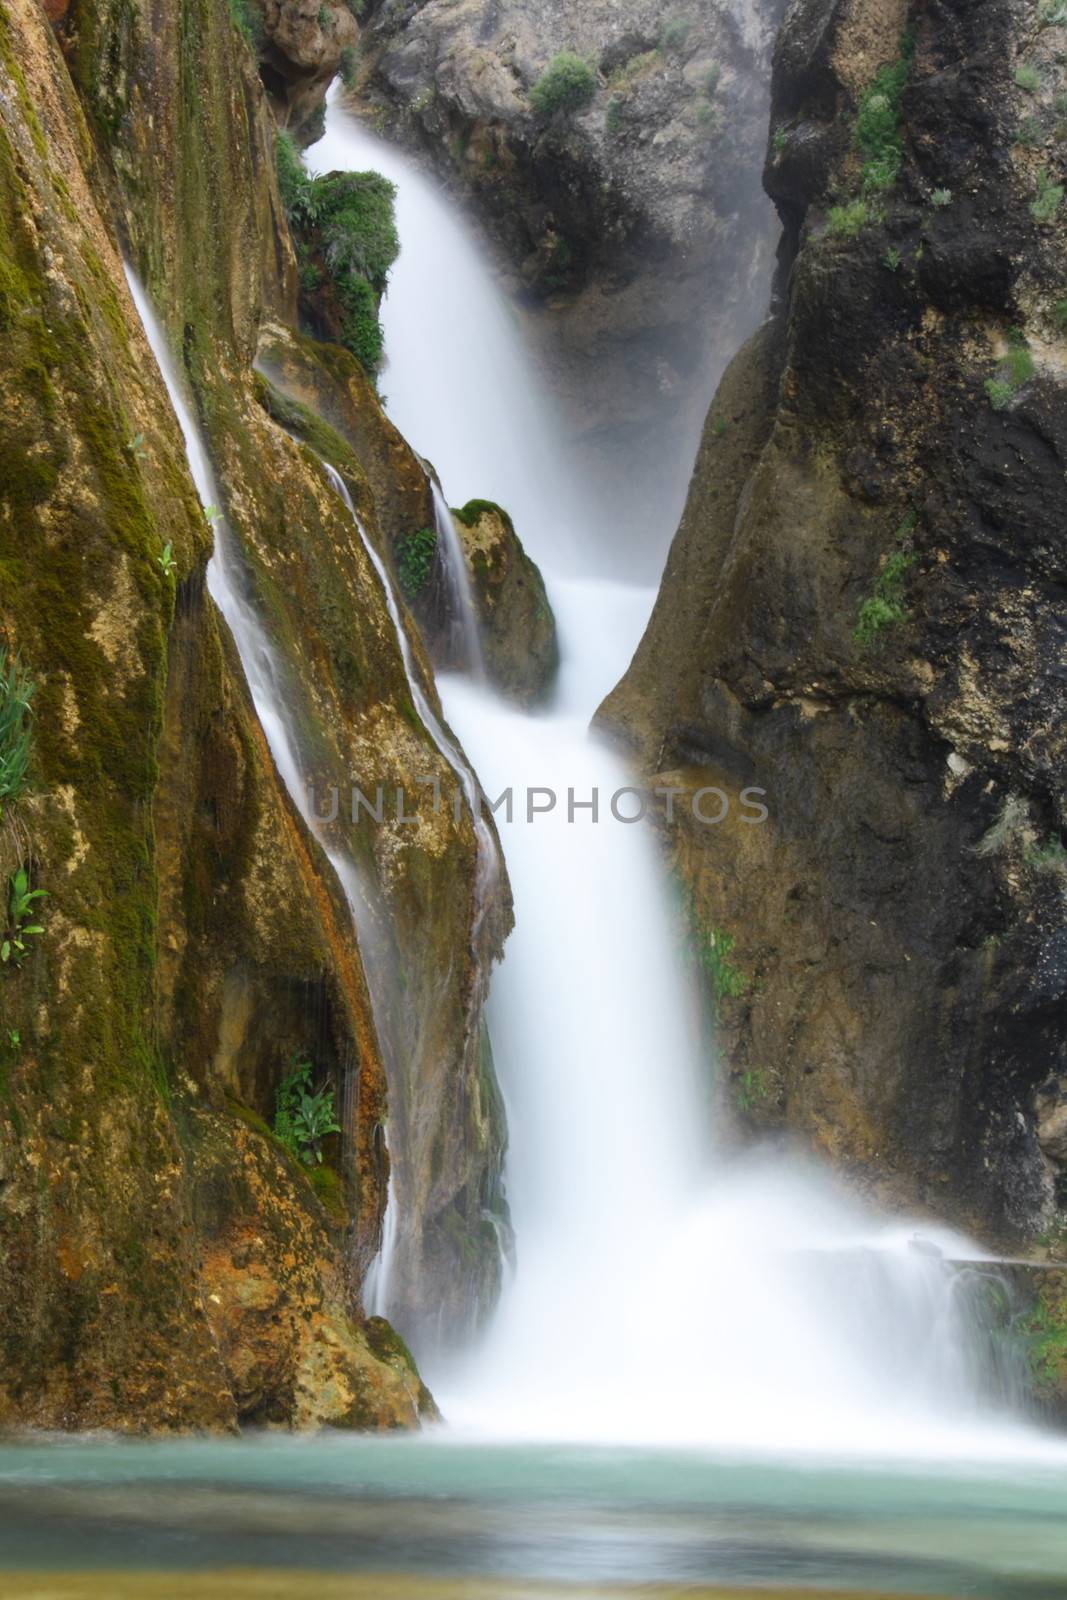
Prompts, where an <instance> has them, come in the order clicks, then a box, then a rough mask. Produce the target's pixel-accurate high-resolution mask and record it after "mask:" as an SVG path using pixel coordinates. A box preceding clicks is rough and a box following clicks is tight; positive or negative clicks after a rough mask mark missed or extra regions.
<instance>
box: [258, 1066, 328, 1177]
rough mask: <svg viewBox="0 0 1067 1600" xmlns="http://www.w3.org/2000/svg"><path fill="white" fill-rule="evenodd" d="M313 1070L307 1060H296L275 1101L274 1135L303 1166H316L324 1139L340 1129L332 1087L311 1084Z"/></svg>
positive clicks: (283, 1080)
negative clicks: (317, 1086)
mask: <svg viewBox="0 0 1067 1600" xmlns="http://www.w3.org/2000/svg"><path fill="white" fill-rule="evenodd" d="M313 1070H314V1069H313V1068H312V1065H311V1062H310V1061H302V1060H300V1059H297V1060H295V1061H294V1062H293V1066H292V1070H291V1071H290V1072H289V1073H288V1074H287V1075H286V1076H285V1077H284V1078H283V1079H282V1082H281V1084H280V1085H279V1087H278V1092H277V1095H276V1096H275V1101H274V1105H275V1111H274V1133H275V1136H276V1137H277V1138H278V1139H280V1140H281V1142H282V1144H283V1145H284V1146H285V1148H286V1149H287V1150H288V1151H289V1153H290V1155H293V1156H295V1157H296V1159H297V1160H298V1161H300V1162H302V1163H303V1164H304V1165H305V1166H317V1165H318V1164H319V1163H320V1162H321V1161H322V1141H323V1139H325V1138H326V1136H327V1135H328V1134H331V1133H340V1132H341V1126H340V1123H339V1122H338V1121H337V1118H336V1114H335V1109H334V1098H333V1090H332V1089H331V1088H330V1087H329V1085H328V1084H326V1085H323V1086H322V1087H321V1088H318V1089H316V1088H314V1087H313V1086H312V1082H311V1080H312V1076H313Z"/></svg>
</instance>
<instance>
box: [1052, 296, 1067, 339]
mask: <svg viewBox="0 0 1067 1600" xmlns="http://www.w3.org/2000/svg"><path fill="white" fill-rule="evenodd" d="M1048 314H1049V320H1050V321H1051V323H1052V326H1053V327H1054V328H1055V329H1056V332H1057V333H1067V296H1065V297H1064V298H1063V299H1062V300H1054V301H1053V302H1052V304H1051V306H1049V311H1048Z"/></svg>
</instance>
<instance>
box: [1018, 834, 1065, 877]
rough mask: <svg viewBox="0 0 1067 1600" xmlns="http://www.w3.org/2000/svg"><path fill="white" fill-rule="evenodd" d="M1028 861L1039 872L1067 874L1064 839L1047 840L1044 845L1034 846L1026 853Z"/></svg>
mask: <svg viewBox="0 0 1067 1600" xmlns="http://www.w3.org/2000/svg"><path fill="white" fill-rule="evenodd" d="M1026 860H1027V864H1028V865H1029V866H1031V867H1034V868H1035V869H1036V870H1037V871H1038V872H1057V873H1060V874H1061V875H1062V874H1064V873H1067V850H1065V849H1064V846H1063V840H1062V839H1058V838H1052V839H1047V840H1046V841H1045V843H1044V844H1035V845H1033V846H1032V847H1031V848H1030V849H1029V850H1028V851H1027V852H1026Z"/></svg>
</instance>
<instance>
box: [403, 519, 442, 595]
mask: <svg viewBox="0 0 1067 1600" xmlns="http://www.w3.org/2000/svg"><path fill="white" fill-rule="evenodd" d="M394 550H395V554H396V575H397V578H398V579H399V582H400V588H401V590H402V591H403V594H404V597H405V599H407V600H414V599H415V597H416V595H418V594H420V593H421V591H422V590H423V589H424V588H425V586H426V584H427V582H428V581H429V577H430V571H431V569H432V567H433V563H434V557H435V556H436V554H437V534H436V532H435V530H434V529H433V528H416V529H415V531H414V532H413V533H405V534H402V535H401V537H400V538H399V539H398V540H397V541H396V544H395V546H394Z"/></svg>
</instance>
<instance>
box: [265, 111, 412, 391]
mask: <svg viewBox="0 0 1067 1600" xmlns="http://www.w3.org/2000/svg"><path fill="white" fill-rule="evenodd" d="M275 161H276V165H277V170H278V188H279V191H280V193H281V198H282V204H283V206H284V207H285V214H286V216H287V217H288V219H289V226H290V228H291V229H292V232H293V240H294V243H295V245H296V250H297V257H298V259H299V262H300V281H301V287H302V289H303V290H304V292H305V293H306V294H309V295H310V294H314V293H316V292H318V291H319V290H320V289H321V288H322V287H323V286H324V285H327V284H328V285H329V287H330V288H331V289H332V291H333V294H334V296H335V298H336V302H337V305H338V307H339V309H340V312H341V343H342V344H343V345H344V346H345V348H346V349H348V350H350V351H351V352H352V354H353V355H354V356H355V357H356V358H357V360H358V361H360V362H361V364H362V365H363V367H364V368H365V370H366V371H367V372H368V373H370V374H371V375H372V376H373V375H374V374H375V373H376V372H377V370H378V368H379V367H380V365H381V359H382V347H383V336H382V328H381V323H380V321H379V317H378V312H379V307H380V304H381V297H382V295H383V294H384V293H385V287H386V283H387V282H388V277H389V271H390V269H391V267H392V265H393V262H394V261H395V260H396V258H397V255H398V253H399V250H400V239H399V235H398V234H397V230H396V217H395V212H394V202H395V199H396V188H395V186H394V185H393V184H391V183H390V182H389V180H388V178H383V177H382V175H381V173H378V172H334V173H329V174H327V175H326V176H324V177H321V178H310V177H309V176H308V174H307V172H306V170H305V168H304V164H303V162H302V161H301V159H300V154H299V152H298V150H297V149H296V146H295V145H294V143H293V141H292V139H291V138H290V137H289V135H288V134H285V133H280V134H279V135H278V138H277V141H276V145H275Z"/></svg>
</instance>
